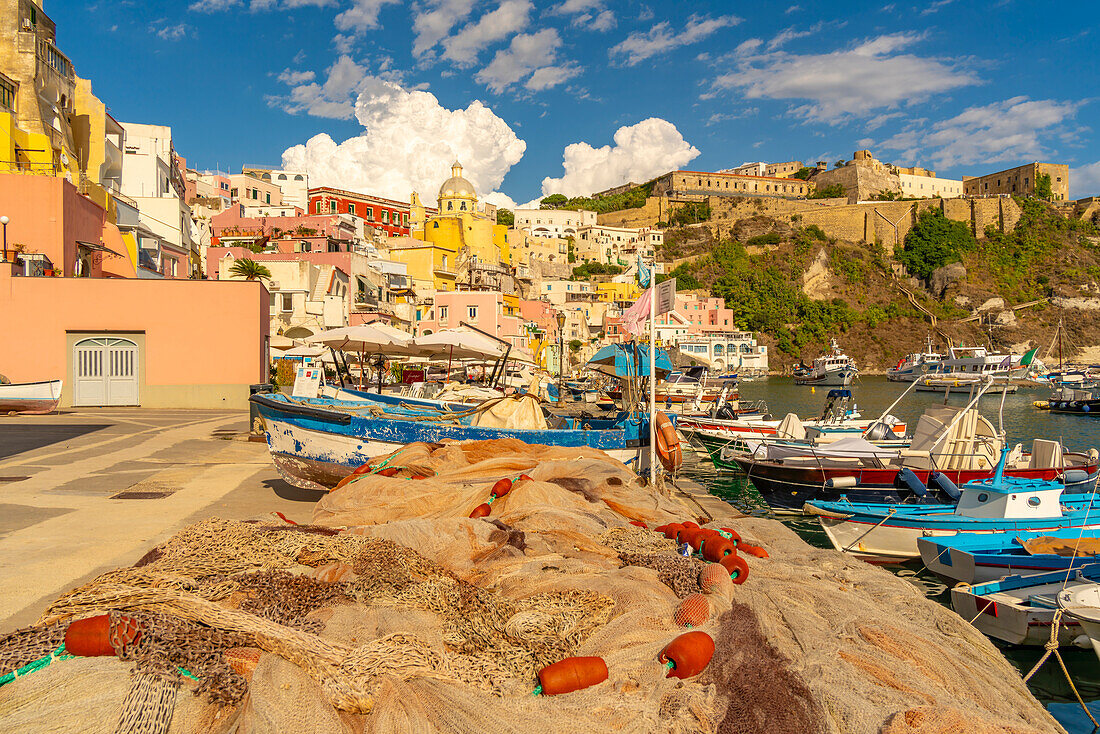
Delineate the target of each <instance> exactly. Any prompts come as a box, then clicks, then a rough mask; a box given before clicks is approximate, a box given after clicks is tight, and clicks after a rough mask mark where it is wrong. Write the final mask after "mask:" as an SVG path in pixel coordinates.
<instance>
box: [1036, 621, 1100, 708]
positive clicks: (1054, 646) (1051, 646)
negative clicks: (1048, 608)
mask: <svg viewBox="0 0 1100 734" xmlns="http://www.w3.org/2000/svg"><path fill="white" fill-rule="evenodd" d="M1061 626H1062V610H1061V609H1058V610H1056V611H1055V612H1054V620H1053V621H1052V622H1051V625H1050V639H1049V640H1047V642H1046V644H1045V645H1044V646H1043V647H1044V648H1046V649H1045V650H1044V652H1043V657H1041V658H1039V662H1037V663H1035V667H1033V668H1032V669H1031V670H1030V671H1029V672H1028V674H1027V675H1025V676H1024V683H1027V682H1028V680H1030V679H1031V676H1033V675H1035V673H1037V672H1038V671H1039V668H1041V667H1042V666H1043V663H1045V662H1046V661H1047V658H1049V657H1050V656H1051V655H1052V654H1053V655H1054V657H1055V659H1057V660H1058V665H1059V666H1060V667H1061V668H1062V674H1063V675H1065V676H1066V682H1067V683H1069V687H1070V690H1072V691H1073V695H1074V696H1075V697H1076V698H1077V703H1079V704H1081V710H1082V711H1084V712H1085V716H1087V717H1089V721H1091V722H1092V724H1093V726H1095V727H1100V722H1098V721H1097V720H1096V719H1095V718H1094V717H1093V715H1092V712H1090V711H1089V707H1088V706H1086V705H1085V702H1084V700H1083V699H1082V698H1081V694H1080V693H1079V692H1078V691H1077V686H1075V685H1074V684H1073V678H1071V677H1070V675H1069V670H1067V669H1066V663H1065V661H1064V660H1062V654H1061V652H1060V651H1059V650H1058V629H1059V628H1060V627H1061Z"/></svg>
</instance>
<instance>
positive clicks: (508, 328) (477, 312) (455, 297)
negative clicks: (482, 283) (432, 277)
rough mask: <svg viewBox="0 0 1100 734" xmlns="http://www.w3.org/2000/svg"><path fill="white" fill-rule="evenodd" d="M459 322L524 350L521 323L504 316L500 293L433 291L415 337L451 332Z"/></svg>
mask: <svg viewBox="0 0 1100 734" xmlns="http://www.w3.org/2000/svg"><path fill="white" fill-rule="evenodd" d="M463 323H466V324H469V325H470V326H474V327H476V328H478V329H480V330H481V331H484V332H486V333H487V334H492V335H493V336H496V337H498V338H500V339H505V340H507V341H509V342H511V344H512V347H513V348H514V349H526V348H527V334H526V333H525V332H524V329H523V324H524V321H523V319H521V318H520V317H518V316H507V315H505V313H504V295H503V294H502V293H501V292H500V291H437V292H436V294H435V304H434V305H433V306H432V308H431V310H429V311H428V315H427V318H424V319H422V320H421V321H420V322H419V323H417V325H416V335H417V336H420V335H422V334H432V333H434V332H436V331H441V330H443V329H455V328H458V327H459V326H461V325H462V324H463Z"/></svg>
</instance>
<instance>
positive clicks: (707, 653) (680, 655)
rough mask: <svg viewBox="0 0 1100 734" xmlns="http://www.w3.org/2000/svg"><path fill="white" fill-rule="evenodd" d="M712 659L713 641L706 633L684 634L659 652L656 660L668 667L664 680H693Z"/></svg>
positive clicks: (695, 631) (697, 631)
mask: <svg viewBox="0 0 1100 734" xmlns="http://www.w3.org/2000/svg"><path fill="white" fill-rule="evenodd" d="M713 657H714V639H713V638H712V637H711V636H710V635H708V634H707V633H706V632H701V631H699V630H693V631H691V632H685V633H684V634H682V635H680V636H679V637H677V638H676V639H675V640H673V641H672V642H670V643H668V645H667V646H665V649H663V650H661V652H660V654H659V655H658V656H657V659H658V660H660V661H661V662H662V663H664V664H665V665H667V666H668V668H669V671H668V674H667V675H666V676H665V677H666V678H680V679H681V680H685V679H687V678H693V677H695V676H697V675H699V674H700V673H702V672H703V670H705V669H706V667H707V666H708V665H709V664H710V660H711V658H713Z"/></svg>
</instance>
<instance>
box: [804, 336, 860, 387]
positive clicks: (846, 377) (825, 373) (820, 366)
mask: <svg viewBox="0 0 1100 734" xmlns="http://www.w3.org/2000/svg"><path fill="white" fill-rule="evenodd" d="M858 374H859V369H857V368H856V363H855V361H854V360H853V359H852V358H851V357H849V356H848V355H847V354H845V353H844V352H843V351H841V349H840V345H839V344H837V343H836V339H833V340H831V341H830V343H829V352H828V353H826V354H823V355H821V356H820V357H818V358H817V359H815V360H814V362H813V365H812V366H811V367H810V368H809V369H808V370H800V371H796V372H795V374H794V383H795V384H796V385H821V386H825V387H847V386H848V385H850V384H852V379H853V378H854V377H855V376H856V375H858Z"/></svg>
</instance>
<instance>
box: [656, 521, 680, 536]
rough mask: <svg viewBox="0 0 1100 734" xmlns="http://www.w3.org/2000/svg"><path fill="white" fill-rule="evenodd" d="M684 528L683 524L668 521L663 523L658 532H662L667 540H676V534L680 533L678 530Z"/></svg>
mask: <svg viewBox="0 0 1100 734" xmlns="http://www.w3.org/2000/svg"><path fill="white" fill-rule="evenodd" d="M683 529H684V526H683V525H681V524H680V523H678V522H674V523H669V524H668V525H665V529H664V530H661V531H659V532H661V533H664V536H665V537H666V538H668V539H669V540H676V536H677V535H679V534H680V531H681V530H683Z"/></svg>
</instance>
